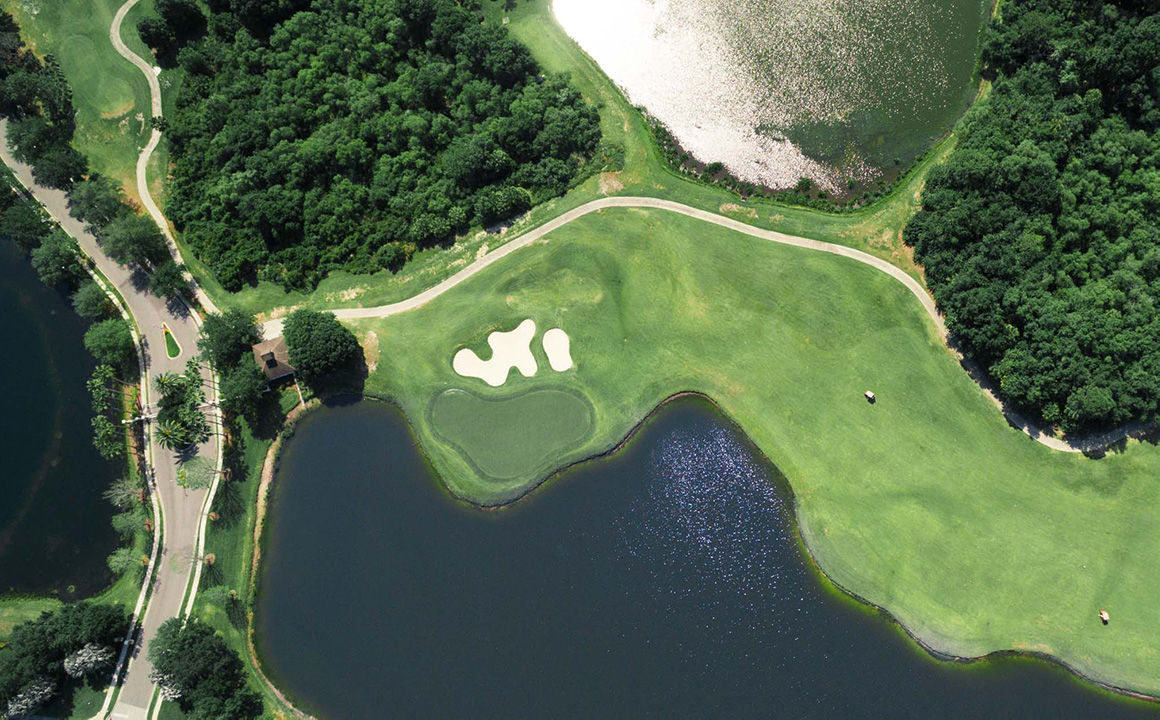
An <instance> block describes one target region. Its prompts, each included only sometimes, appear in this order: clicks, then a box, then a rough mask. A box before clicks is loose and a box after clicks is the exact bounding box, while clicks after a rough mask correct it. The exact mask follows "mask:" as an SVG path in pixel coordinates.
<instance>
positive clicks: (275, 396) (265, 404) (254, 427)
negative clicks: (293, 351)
mask: <svg viewBox="0 0 1160 720" xmlns="http://www.w3.org/2000/svg"><path fill="white" fill-rule="evenodd" d="M285 382H287V381H286V380H282V381H279V382H278V383H276V384H275V383H271V387H272V392H268V393H264V394H263V395H262V399H261V400H260V401H259V402H258V411H257V412H256V413H255V414H254V417H252V418H246V422H247V423H248V424H249V426H250V432H251V433H253V435H254V437H256V438H258V439H260V440H273V439H274V438H275V437H277V436H278V433H279V431H281V429H282V421H283V419H284V417H285V416H284V414H283V413H282V405H281V403H280V402H279V394H280V393H279V391H278V388H279V387H280V386H281V385H282V383H285ZM289 382H290V383H291V384H293V382H294V381H293V379H291V380H290V381H289ZM239 464H241V463H239Z"/></svg>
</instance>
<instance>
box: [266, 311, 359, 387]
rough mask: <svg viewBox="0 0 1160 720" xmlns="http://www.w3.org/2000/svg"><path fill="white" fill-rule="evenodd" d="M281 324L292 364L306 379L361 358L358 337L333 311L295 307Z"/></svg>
mask: <svg viewBox="0 0 1160 720" xmlns="http://www.w3.org/2000/svg"><path fill="white" fill-rule="evenodd" d="M282 327H283V332H284V333H285V335H286V346H287V348H288V349H289V351H290V364H291V365H293V366H294V368H295V369H296V370H297V371H298V374H299V375H301V376H302V377H303V378H304V379H305V380H317V379H319V378H322V377H324V376H326V375H328V374H330V373H332V372H334V371H335V370H339V369H342V368H344V367H349V366H350V365H351V363H353V362H354V361H355V360H356V359H358V355H359V345H358V340H356V339H355V337H354V334H353V333H352V332H351V331H350V330H348V329H346V328H345V327H343V325H342V323H340V322H339V321H338V319H337V318H335V317H334V313H328V312H318V311H316V310H306V309H302V310H295V311H294V312H292V313H290V315H289V316H287V317H286V322H285V323H284V324H283V326H282Z"/></svg>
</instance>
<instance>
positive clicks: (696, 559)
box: [615, 427, 809, 635]
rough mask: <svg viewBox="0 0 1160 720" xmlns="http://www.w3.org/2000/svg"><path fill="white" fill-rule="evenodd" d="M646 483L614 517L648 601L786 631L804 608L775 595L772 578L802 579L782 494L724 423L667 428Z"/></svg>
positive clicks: (747, 626) (695, 616) (696, 618)
mask: <svg viewBox="0 0 1160 720" xmlns="http://www.w3.org/2000/svg"><path fill="white" fill-rule="evenodd" d="M646 484H647V487H648V491H647V493H645V494H644V495H643V496H641V498H640V499H638V500H637V501H636V502H634V503H633V505H632V506H631V507H630V508H629V509H628V511H627V512H626V513H624V514H622V515H620V516H619V517H617V518H616V523H615V524H616V528H617V531H618V533H619V535H620V537H621V538H622V547H623V552H624V553H626V555H627V556H628V559H629V560H630V561H631V560H632V559H644V558H647V559H648V562H647V563H644V567H643V568H642V570H643V573H644V574H645V580H644V583H642V586H641V589H642V590H643V591H644V594H645V595H646V596H648V598H649V601H650V602H652V603H654V606H655V609H656V610H657V611H659V612H662V613H667V614H672V615H676V614H685V613H688V611H689V610H693V611H694V612H692V613H688V617H687V618H685V619H684V621H685V622H688V621H690V620H692V621H693V622H697V623H705V624H710V625H717V624H719V623H721V622H723V620H722V619H723V618H726V617H731V618H735V619H736V621H737V624H735V625H734V624H733V623H726V624H727V625H732V626H731V627H722V628H721V630H722V631H723V632H726V633H729V632H745V633H775V634H779V635H781V634H786V633H793V632H795V629H794V628H795V627H796V626H797V625H798V621H800V618H801V614H802V613H803V612H807V613H808V609H809V608H808V603H800V604H793V605H787V604H785V603H784V602H780V601H778V599H779V598H781V600H782V601H784V592H778V588H779V585H781V584H782V583H788V584H789V586H788V587H783V588H781V589H782V590H788V589H792V588H793V587H795V586H800V585H801V583H802V580H803V573H802V571H801V568H800V562H799V561H798V560H797V558H796V557H794V553H795V552H796V548H795V547H794V545H793V541H792V537H791V536H790V535H789V531H788V529H787V519H786V515H785V511H784V508H783V500H782V498H781V497H780V495H779V494H778V491H777V489H776V488H775V487H774V485H773V483H772V481H771V479H770V478H769V477H768V474H767V471H766V469H765V468H764V467H763V466H762V465H760V464H759V462H758V461H757V460H756V459H755V458H754V457H753V456H752V455H751V452H750V451H749V450H748V449H747V448H745V447H744V446H743V445H742V444H741V443H740V442H739V440H738V438H737V437H736V436H735V435H733V433H731V432H729V431H727V430H725V429H723V428H720V427H716V428H707V429H706V430H705V432H700V431H698V432H693V433H689V432H674V433H672V434H670V435H668V436H666V437H665V438H663V439H662V440H661V441H660V443H659V444H658V447H657V449H656V450H655V451H654V452H653V454H652V457H651V468H650V472H649V476H648V478H647V479H646ZM803 599H804V598H803ZM794 618H796V619H797V620H794ZM786 620H791V622H786Z"/></svg>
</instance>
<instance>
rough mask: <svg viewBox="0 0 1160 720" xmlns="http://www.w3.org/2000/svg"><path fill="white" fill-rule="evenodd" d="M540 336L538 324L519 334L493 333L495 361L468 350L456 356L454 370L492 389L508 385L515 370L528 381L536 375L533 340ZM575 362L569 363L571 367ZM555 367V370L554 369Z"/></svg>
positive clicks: (525, 324)
mask: <svg viewBox="0 0 1160 720" xmlns="http://www.w3.org/2000/svg"><path fill="white" fill-rule="evenodd" d="M535 336H536V323H534V322H533V321H532V320H531V319H528V320H524V321H523V322H522V323H520V325H519V327H517V328H516V329H515V330H509V331H508V332H493V333H492V334H490V335H488V336H487V344H488V345H490V346H491V359H490V360H487V361H483V360H480V359H479V356H478V355H476V354H475V351H474V350H470V349H468V348H464V349H462V350H460V351H459V352H457V353H455V358H454V359H453V360H452V361H451V367H453V368H454V369H455V372H457V373H459V374H460V375H463V376H464V377H475V378H479V379H480V380H483V381H484V382H485V383H487V384H488V385H491V386H492V387H499V386H500V385H503V384H504V383H505V382H507V378H508V373H509V372H510V371H511V369H512V367H513V366H514V367H515V368H516V369H517V370H519V371H520V374H521V375H523V376H524V377H532V376H533V375H535V374H536V369H537V368H536V358H535V357H534V356H533V355H532V348H531V344H532V338H533V337H535ZM570 364H571V360H569V365H570ZM554 366H555V365H554V363H553V367H554Z"/></svg>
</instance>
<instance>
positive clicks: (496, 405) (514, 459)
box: [431, 389, 592, 479]
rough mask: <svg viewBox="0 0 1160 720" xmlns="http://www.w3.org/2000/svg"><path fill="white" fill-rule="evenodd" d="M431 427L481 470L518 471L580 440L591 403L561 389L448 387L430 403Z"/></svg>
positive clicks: (500, 474)
mask: <svg viewBox="0 0 1160 720" xmlns="http://www.w3.org/2000/svg"><path fill="white" fill-rule="evenodd" d="M431 424H432V425H433V426H434V428H435V431H436V432H437V433H438V434H439V435H441V436H442V437H443V438H445V439H446V440H447V441H448V442H450V443H451V444H452V445H454V446H455V448H456V449H457V450H459V452H460V453H461V454H462V455H463V456H464V458H466V459H467V461H468V462H470V463H471V464H472V465H474V466H475V467H476V469H478V470H479V471H480V472H482V473H483V474H484V475H489V476H491V477H493V478H497V479H506V478H513V477H518V476H521V475H525V474H528V473H535V472H537V471H540V467H541V466H545V469H544V470H543V472H547V470H549V469H550V468H546V465H547V464H548V461H549V460H551V459H553V458H558V457H560V456H561V455H562V454H563V453H565V452H566V451H568V450H571V449H572V448H574V447H576V446H577V445H579V444H580V443H581V442H583V441H584V440H585V439H586V438H587V437H588V434H589V433H590V432H591V431H592V407H591V405H589V403H588V402H587V401H586V400H584V399H583V398H581V397H580V396H579V395H577V394H575V393H571V392H567V391H564V390H553V389H542V390H532V391H529V392H525V393H521V394H519V395H511V396H508V397H503V398H498V399H493V398H482V397H479V396H477V395H475V394H473V393H470V392H468V391H466V390H448V391H446V392H444V393H442V394H440V395H439V396H437V397H436V398H435V401H434V402H433V403H432V404H431Z"/></svg>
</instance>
